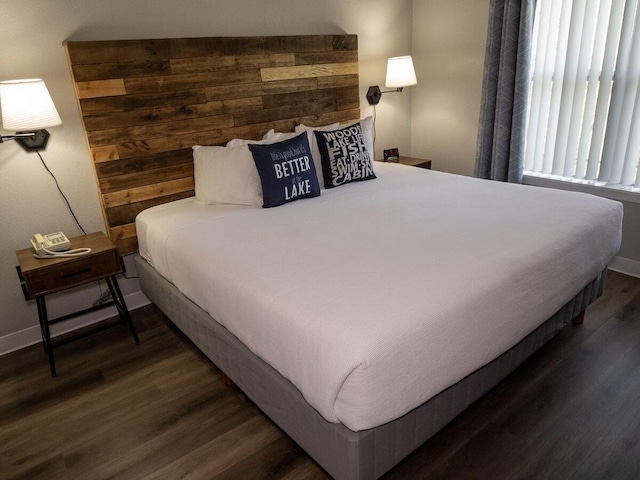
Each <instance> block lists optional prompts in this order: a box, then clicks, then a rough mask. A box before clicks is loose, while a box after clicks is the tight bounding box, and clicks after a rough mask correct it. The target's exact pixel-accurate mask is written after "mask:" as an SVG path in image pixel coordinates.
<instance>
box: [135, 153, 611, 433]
mask: <svg viewBox="0 0 640 480" xmlns="http://www.w3.org/2000/svg"><path fill="white" fill-rule="evenodd" d="M376 174H377V175H378V178H377V179H375V180H371V181H367V182H359V183H354V184H349V185H345V186H342V187H339V188H336V189H332V190H326V191H323V193H322V196H320V197H316V198H313V199H306V200H301V201H297V202H294V203H291V204H287V205H283V206H281V207H278V208H274V209H256V208H251V207H240V206H231V205H217V206H203V205H198V204H196V203H195V202H194V201H193V200H192V199H186V200H182V201H179V202H174V203H170V204H166V205H162V206H159V207H154V208H152V209H149V210H146V211H145V212H143V213H142V214H140V215H139V216H138V219H137V221H136V227H137V232H138V239H139V243H140V253H141V255H142V256H143V257H144V258H145V259H146V260H147V261H148V262H149V263H150V264H151V265H153V267H154V268H155V269H156V270H157V271H158V272H159V273H160V274H162V275H163V276H164V277H165V278H166V279H167V280H169V281H170V282H171V283H173V284H174V285H175V286H176V287H177V288H178V289H179V290H180V292H182V293H183V294H184V295H185V296H186V297H187V298H189V299H190V300H192V301H193V302H194V303H196V304H197V305H199V306H200V307H201V308H202V309H203V310H204V311H206V312H207V313H208V314H209V315H211V316H212V317H213V318H215V319H216V320H217V321H218V322H219V323H220V324H222V325H223V326H225V327H226V328H227V329H228V330H229V331H230V332H231V333H232V334H233V335H235V336H236V337H237V338H238V339H240V341H242V343H243V344H245V345H246V346H247V347H248V348H249V349H250V350H251V351H252V352H253V353H254V354H256V355H257V356H258V357H260V358H261V359H262V360H264V361H265V362H266V363H268V364H269V365H271V366H272V367H273V368H274V369H275V370H276V371H278V372H279V373H280V374H281V375H282V376H283V377H285V378H287V379H288V380H289V381H291V383H292V384H293V385H295V386H296V388H297V389H299V390H300V392H301V393H302V395H303V396H304V398H305V400H306V401H307V402H308V403H309V405H311V406H312V407H313V408H314V409H315V410H316V411H318V412H319V414H320V415H321V416H322V417H323V418H324V419H326V420H327V421H329V422H335V423H338V422H339V423H342V424H344V425H345V426H347V427H348V428H349V429H351V430H353V431H359V430H363V429H369V428H372V427H375V426H378V425H382V424H384V423H386V422H388V421H390V420H393V419H395V418H398V417H400V416H402V415H404V414H405V413H407V412H409V411H410V410H412V409H414V408H415V407H417V406H418V405H421V404H422V403H424V402H425V401H427V400H428V399H429V398H432V397H433V396H435V395H436V394H438V393H439V392H441V391H443V390H444V389H446V388H447V387H449V386H451V385H453V384H455V383H456V382H458V381H459V380H461V379H462V378H464V377H466V376H467V375H469V374H470V373H471V372H473V371H474V370H476V369H478V368H480V367H481V366H483V365H485V364H487V363H488V362H489V361H491V360H492V359H494V358H496V357H498V356H499V355H501V354H502V353H504V352H506V351H507V350H508V349H509V348H511V347H512V346H513V345H515V344H516V343H517V342H519V341H520V340H521V339H522V338H524V337H525V336H527V335H528V334H529V333H531V332H532V331H534V330H535V329H536V328H537V327H538V326H539V325H541V324H542V323H543V322H544V321H545V320H546V319H548V318H549V317H550V316H552V315H553V314H554V313H555V312H556V311H558V310H559V309H560V308H561V307H562V306H563V305H565V304H566V303H567V302H568V301H569V300H570V299H571V298H573V297H574V296H575V295H576V294H577V293H578V292H579V291H580V290H581V289H582V287H584V285H586V284H587V283H589V282H590V281H591V280H592V279H593V278H595V277H596V276H597V275H598V273H599V272H600V271H601V270H602V269H603V268H604V267H606V265H607V262H608V261H609V260H610V259H611V258H612V257H613V255H615V253H616V252H617V249H618V247H619V243H620V225H621V217H622V207H621V205H620V204H618V203H616V202H612V201H609V200H605V199H601V198H598V197H593V196H589V195H584V194H579V193H573V192H561V191H556V190H545V189H540V188H536V187H527V186H521V185H511V184H498V183H495V182H488V181H484V180H477V179H472V178H467V177H460V176H455V175H447V174H443V173H438V172H432V171H428V170H423V169H416V168H410V167H404V166H400V165H386V164H380V165H377V169H376ZM541 212H545V214H544V215H542V214H541ZM514 319H516V321H514Z"/></svg>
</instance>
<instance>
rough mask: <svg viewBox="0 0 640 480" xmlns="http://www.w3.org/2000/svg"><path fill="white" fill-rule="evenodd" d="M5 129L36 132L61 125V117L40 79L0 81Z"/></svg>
mask: <svg viewBox="0 0 640 480" xmlns="http://www.w3.org/2000/svg"><path fill="white" fill-rule="evenodd" d="M0 106H1V107H2V126H3V127H4V128H5V129H6V130H13V131H33V130H41V129H44V128H47V127H54V126H56V125H60V124H61V123H62V120H60V115H58V111H57V110H56V106H55V105H54V104H53V100H52V99H51V95H49V91H48V90H47V86H46V85H45V84H44V81H43V80H41V79H39V78H31V79H26V80H8V81H4V82H0Z"/></svg>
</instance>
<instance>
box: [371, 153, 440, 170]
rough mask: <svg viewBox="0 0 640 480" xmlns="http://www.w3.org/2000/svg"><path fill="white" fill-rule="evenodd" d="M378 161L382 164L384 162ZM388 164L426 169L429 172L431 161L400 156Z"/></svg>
mask: <svg viewBox="0 0 640 480" xmlns="http://www.w3.org/2000/svg"><path fill="white" fill-rule="evenodd" d="M378 161H379V162H383V161H384V160H378ZM388 163H399V164H401V165H409V166H411V167H419V168H427V169H429V170H431V160H427V159H426V158H416V157H403V156H400V157H398V160H393V161H392V160H389V161H388Z"/></svg>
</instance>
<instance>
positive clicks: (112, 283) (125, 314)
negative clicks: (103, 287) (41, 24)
mask: <svg viewBox="0 0 640 480" xmlns="http://www.w3.org/2000/svg"><path fill="white" fill-rule="evenodd" d="M106 280H107V286H108V287H109V291H110V292H111V297H112V298H113V302H114V303H115V305H116V308H117V309H118V314H119V315H120V318H121V319H122V320H123V321H124V322H125V323H126V324H127V325H129V329H130V330H131V334H132V335H133V340H134V341H135V342H136V345H139V344H140V340H139V339H138V332H136V327H135V326H134V325H133V321H132V320H131V315H130V314H129V309H128V308H127V304H126V303H125V301H124V296H123V295H122V291H121V290H120V286H119V285H118V279H117V278H116V277H115V275H114V276H112V277H107V278H106Z"/></svg>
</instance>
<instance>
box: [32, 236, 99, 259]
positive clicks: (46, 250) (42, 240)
mask: <svg viewBox="0 0 640 480" xmlns="http://www.w3.org/2000/svg"><path fill="white" fill-rule="evenodd" d="M29 241H30V242H31V245H32V246H33V250H34V251H35V253H34V254H33V256H34V257H36V258H52V257H77V256H80V255H86V254H88V253H91V249H90V248H75V249H73V250H70V249H69V248H70V247H71V242H70V241H69V239H68V238H67V236H66V235H65V234H64V233H62V232H55V233H49V234H47V235H42V234H40V233H34V234H33V237H32V238H30V239H29Z"/></svg>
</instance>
